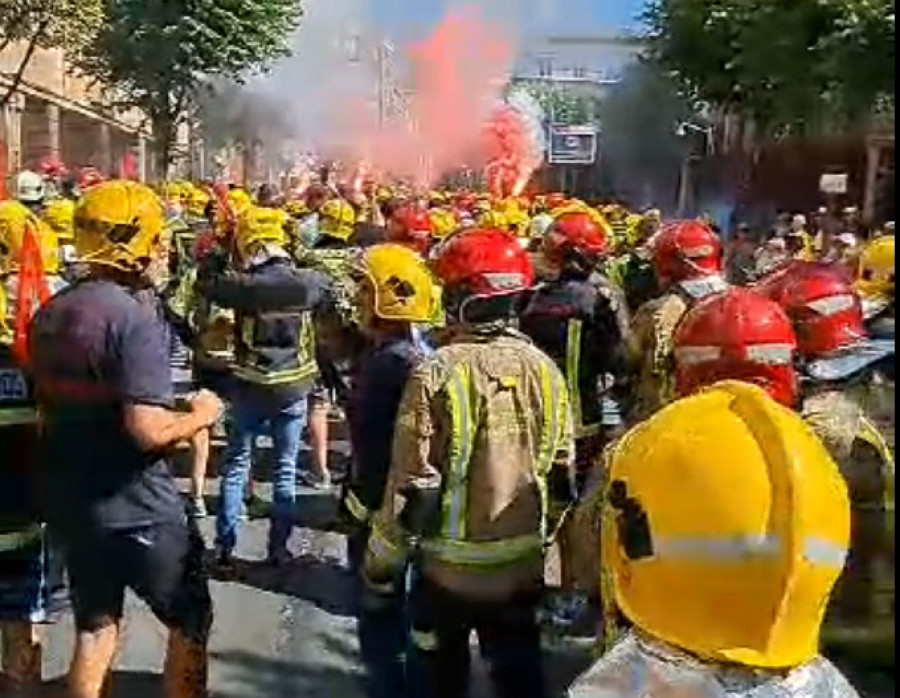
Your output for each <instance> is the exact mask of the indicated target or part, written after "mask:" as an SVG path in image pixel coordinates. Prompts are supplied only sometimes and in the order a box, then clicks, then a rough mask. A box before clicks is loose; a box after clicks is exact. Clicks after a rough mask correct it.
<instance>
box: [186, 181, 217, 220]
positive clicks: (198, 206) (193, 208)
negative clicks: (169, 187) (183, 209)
mask: <svg viewBox="0 0 900 698" xmlns="http://www.w3.org/2000/svg"><path fill="white" fill-rule="evenodd" d="M211 200H212V197H211V196H210V194H209V192H207V191H205V190H203V189H201V188H200V187H194V188H193V189H192V190H191V195H190V199H189V200H188V202H187V206H188V213H189V214H190V215H191V216H192V217H194V218H203V217H204V215H205V213H206V207H207V206H208V205H209V202H210V201H211Z"/></svg>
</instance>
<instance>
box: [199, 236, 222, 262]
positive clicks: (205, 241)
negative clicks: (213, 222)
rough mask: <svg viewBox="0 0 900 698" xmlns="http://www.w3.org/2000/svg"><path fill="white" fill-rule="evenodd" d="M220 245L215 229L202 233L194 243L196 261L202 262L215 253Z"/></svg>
mask: <svg viewBox="0 0 900 698" xmlns="http://www.w3.org/2000/svg"><path fill="white" fill-rule="evenodd" d="M218 244H219V241H218V239H217V237H216V231H215V230H214V229H210V230H207V231H205V232H203V233H201V234H200V235H199V236H197V241H196V242H195V243H194V260H195V261H197V262H202V261H203V260H204V259H206V258H207V257H209V255H211V254H212V253H213V251H214V250H215V249H216V247H217V246H218Z"/></svg>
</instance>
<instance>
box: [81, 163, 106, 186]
mask: <svg viewBox="0 0 900 698" xmlns="http://www.w3.org/2000/svg"><path fill="white" fill-rule="evenodd" d="M105 181H106V179H105V178H104V176H103V175H102V174H100V171H99V170H97V168H96V167H82V168H81V169H80V170H79V171H78V188H79V189H80V190H81V191H85V190H87V189H90V188H91V187H93V186H95V185H97V184H101V183H103V182H105Z"/></svg>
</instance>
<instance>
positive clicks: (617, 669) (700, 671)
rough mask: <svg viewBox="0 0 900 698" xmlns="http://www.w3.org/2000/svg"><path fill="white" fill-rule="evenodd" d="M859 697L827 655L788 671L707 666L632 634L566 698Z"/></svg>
mask: <svg viewBox="0 0 900 698" xmlns="http://www.w3.org/2000/svg"><path fill="white" fill-rule="evenodd" d="M645 696H652V697H653V698H726V697H727V698H859V696H858V694H857V692H856V691H855V690H854V689H853V687H852V686H851V685H850V684H849V683H848V682H847V679H845V678H844V676H843V675H842V674H841V673H840V671H838V670H837V669H836V668H835V667H834V665H833V664H831V662H829V661H828V660H827V659H825V658H824V657H817V658H815V659H814V660H813V661H811V662H809V663H807V664H804V665H803V666H800V667H797V668H796V669H793V670H791V671H790V672H786V673H773V672H764V671H754V670H753V669H751V668H749V667H740V666H737V665H734V666H725V665H721V664H714V663H711V662H703V661H701V660H699V659H697V658H695V657H691V656H689V655H687V654H685V653H683V652H680V651H678V650H677V649H675V648H673V647H671V646H669V645H666V644H664V643H662V642H660V641H657V640H654V639H650V638H648V637H646V636H643V635H639V634H638V633H636V632H631V633H628V634H627V635H625V636H624V637H623V638H622V639H621V640H619V642H617V643H616V645H615V646H614V647H613V648H612V650H610V651H609V652H608V653H606V654H604V655H603V656H602V657H601V658H600V659H599V660H597V662H595V663H594V665H593V666H591V667H590V668H589V669H588V670H587V671H586V672H585V673H583V674H582V675H581V676H580V677H579V678H578V679H577V680H576V681H575V683H574V684H573V685H572V686H571V687H570V688H569V690H568V698H645Z"/></svg>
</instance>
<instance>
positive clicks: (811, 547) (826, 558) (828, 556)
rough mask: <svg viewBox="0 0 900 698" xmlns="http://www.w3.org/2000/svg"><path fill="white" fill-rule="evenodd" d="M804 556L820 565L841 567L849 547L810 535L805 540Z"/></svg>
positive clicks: (814, 563) (834, 567)
mask: <svg viewBox="0 0 900 698" xmlns="http://www.w3.org/2000/svg"><path fill="white" fill-rule="evenodd" d="M803 557H805V558H806V560H807V561H808V562H810V563H812V564H813V565H818V566H819V567H831V568H833V569H841V568H842V567H843V566H844V562H845V560H846V559H847V549H846V548H845V547H843V546H841V545H836V544H835V543H833V542H831V541H830V540H824V539H822V538H813V537H809V538H806V539H805V540H804V541H803Z"/></svg>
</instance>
